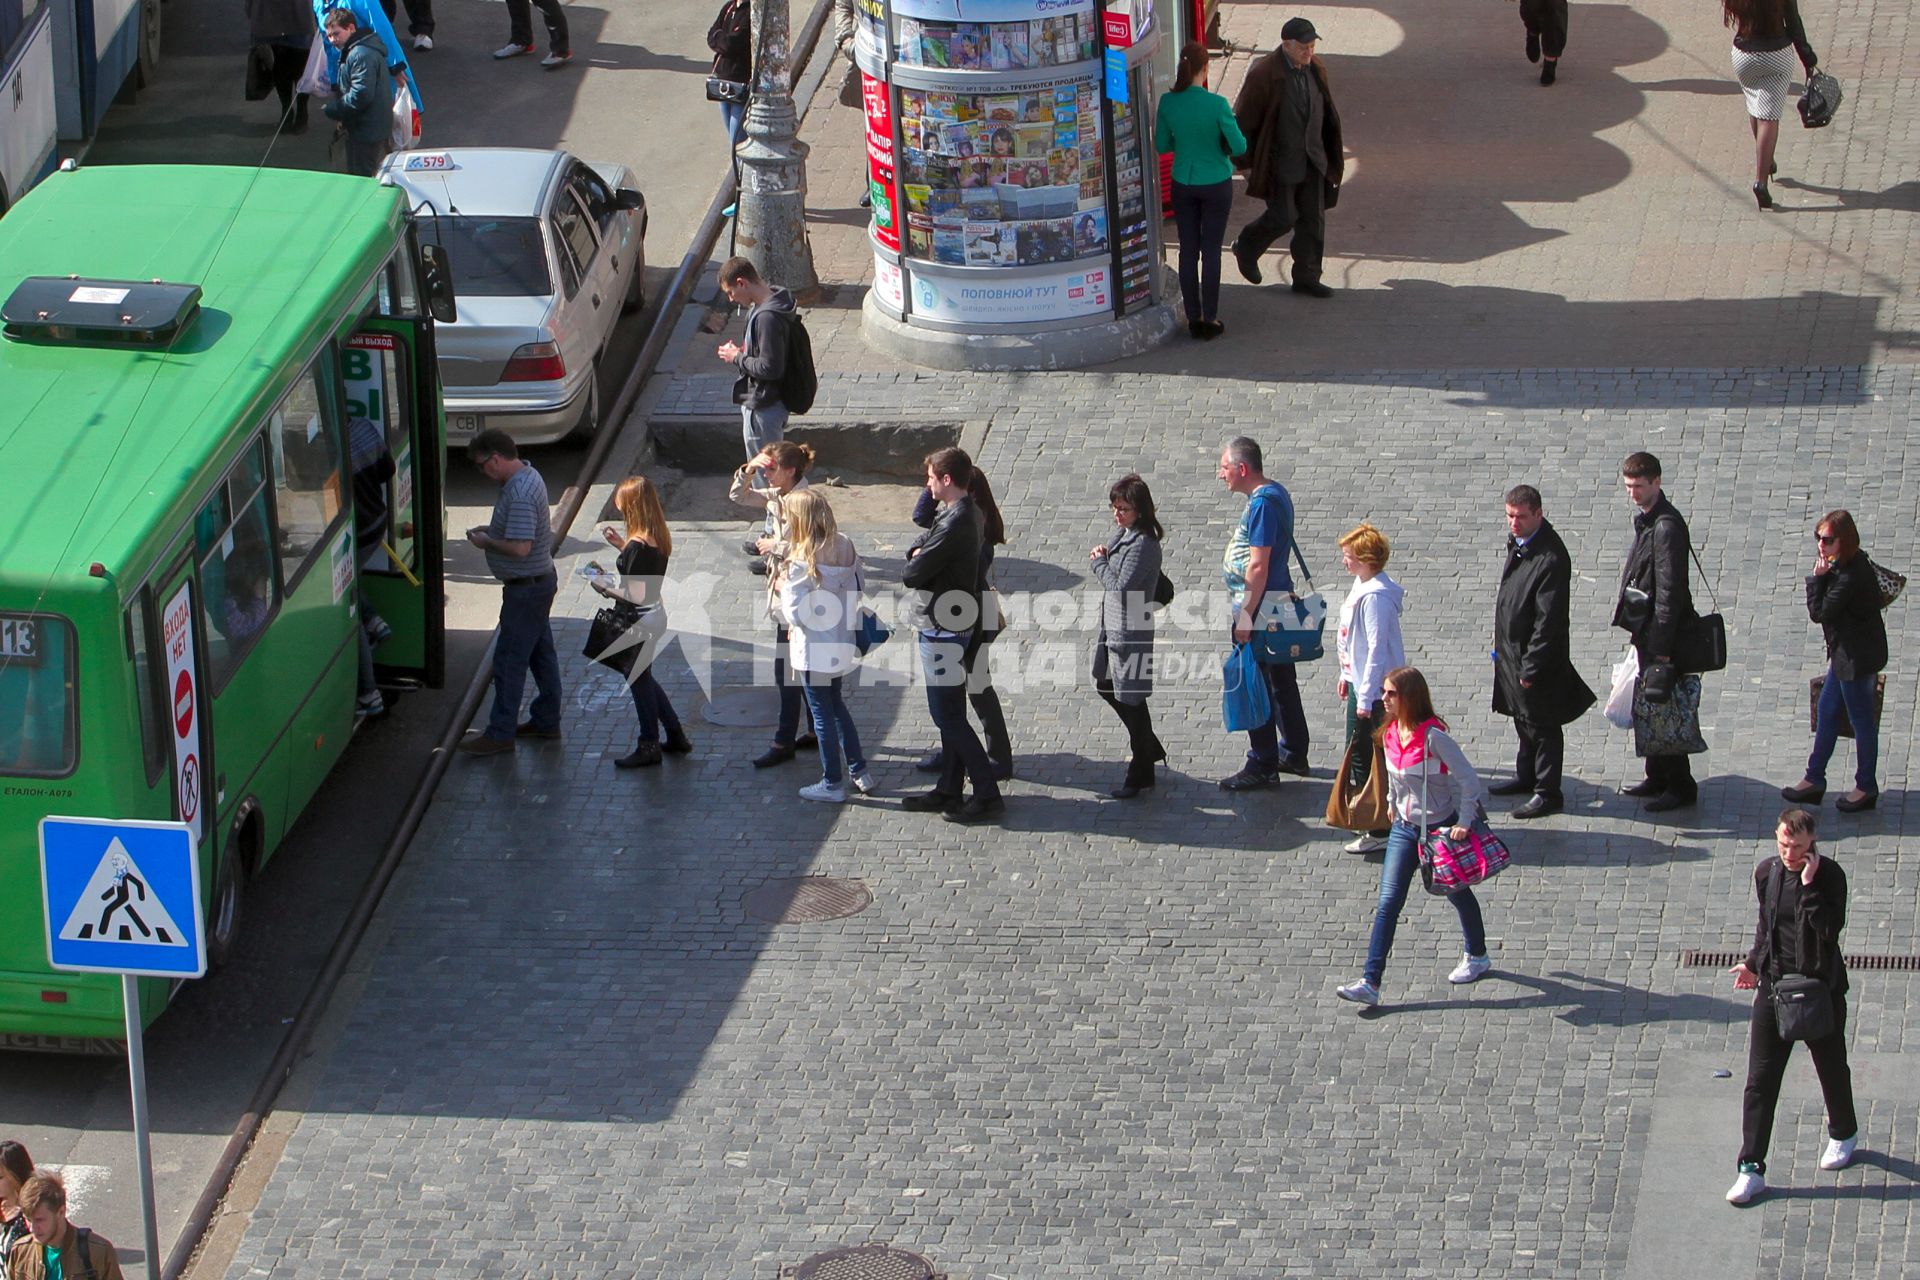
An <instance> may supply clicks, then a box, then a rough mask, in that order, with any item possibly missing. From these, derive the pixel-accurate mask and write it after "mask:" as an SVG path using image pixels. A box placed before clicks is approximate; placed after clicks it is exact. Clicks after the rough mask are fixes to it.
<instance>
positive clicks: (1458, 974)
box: [1447, 956, 1493, 986]
mask: <svg viewBox="0 0 1920 1280" xmlns="http://www.w3.org/2000/svg"><path fill="white" fill-rule="evenodd" d="M1491 968H1493V959H1492V958H1491V957H1490V956H1462V957H1460V963H1459V964H1457V965H1455V966H1454V967H1453V972H1452V973H1450V974H1448V975H1447V981H1448V982H1451V983H1453V984H1455V985H1456V986H1457V985H1459V984H1460V983H1463V982H1478V981H1479V980H1480V979H1482V978H1484V977H1486V976H1487V970H1489V969H1491Z"/></svg>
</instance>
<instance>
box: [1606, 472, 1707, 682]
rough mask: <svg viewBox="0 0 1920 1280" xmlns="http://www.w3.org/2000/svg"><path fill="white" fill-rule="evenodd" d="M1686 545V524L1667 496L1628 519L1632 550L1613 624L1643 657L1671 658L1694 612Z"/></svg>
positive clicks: (1664, 495) (1622, 577) (1622, 573)
mask: <svg viewBox="0 0 1920 1280" xmlns="http://www.w3.org/2000/svg"><path fill="white" fill-rule="evenodd" d="M1688 546H1689V542H1688V535H1687V522H1686V521H1685V520H1683V519H1682V518H1681V516H1680V512H1679V511H1677V510H1676V509H1675V508H1674V505H1673V503H1671V502H1669V501H1668V500H1667V495H1666V494H1664V493H1663V494H1661V495H1660V500H1659V501H1658V502H1655V503H1654V504H1653V506H1652V507H1650V508H1648V509H1647V510H1645V511H1642V512H1639V513H1637V514H1636V515H1635V516H1634V517H1633V548H1632V550H1630V551H1628V552H1627V565H1626V568H1625V569H1624V570H1622V571H1621V574H1620V598H1619V600H1618V601H1617V602H1616V603H1615V605H1614V608H1613V625H1614V626H1616V627H1619V628H1620V629H1621V630H1623V631H1625V632H1627V633H1629V634H1630V635H1632V637H1633V643H1634V647H1635V648H1637V649H1638V650H1640V654H1641V658H1642V660H1643V661H1644V660H1645V659H1647V658H1670V657H1672V656H1673V642H1674V636H1675V634H1676V633H1677V632H1678V631H1679V629H1680V626H1681V624H1682V623H1686V622H1691V621H1693V619H1694V618H1695V616H1696V615H1695V613H1694V611H1693V592H1692V589H1691V588H1690V587H1689V585H1688V583H1687V548H1688Z"/></svg>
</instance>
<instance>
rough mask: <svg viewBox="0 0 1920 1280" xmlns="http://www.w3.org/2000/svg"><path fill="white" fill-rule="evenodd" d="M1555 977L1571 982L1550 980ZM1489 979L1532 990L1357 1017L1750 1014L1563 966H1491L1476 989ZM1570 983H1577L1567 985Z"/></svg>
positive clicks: (1577, 1018) (1569, 1019)
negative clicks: (1528, 969) (1538, 969)
mask: <svg viewBox="0 0 1920 1280" xmlns="http://www.w3.org/2000/svg"><path fill="white" fill-rule="evenodd" d="M1558 978H1566V979H1570V981H1569V982H1559V981H1555V979H1558ZM1493 982H1508V983H1512V984H1513V985H1515V986H1518V987H1530V988H1532V989H1533V994H1532V995H1524V996H1511V997H1504V996H1494V997H1492V998H1491V999H1486V998H1475V999H1469V1000H1415V1001H1411V1002H1409V1003H1406V1004H1387V1005H1378V1006H1376V1007H1374V1008H1372V1009H1369V1010H1367V1011H1366V1012H1365V1013H1364V1014H1363V1015H1362V1016H1364V1017H1368V1018H1386V1017H1391V1016H1393V1015H1394V1014H1401V1013H1433V1012H1442V1011H1461V1010H1487V1009H1498V1010H1526V1009H1554V1010H1558V1012H1556V1013H1555V1014H1554V1017H1556V1018H1558V1019H1560V1021H1562V1022H1564V1023H1566V1024H1567V1025H1568V1026H1573V1027H1596V1026H1605V1027H1638V1026H1646V1025H1648V1024H1650V1023H1655V1022H1713V1023H1719V1024H1720V1025H1722V1026H1731V1025H1734V1024H1736V1023H1739V1022H1742V1021H1745V1020H1746V1018H1747V1016H1748V1013H1749V1006H1748V1005H1746V1004H1743V1003H1740V1002H1738V1001H1734V1000H1726V999H1722V998H1721V997H1719V996H1707V995H1698V994H1695V993H1693V992H1674V993H1667V992H1661V991H1651V990H1648V989H1646V988H1642V987H1630V986H1628V985H1626V984H1625V983H1623V982H1614V981H1611V980H1609V979H1607V978H1588V977H1583V976H1582V975H1580V974H1577V973H1568V972H1566V971H1565V970H1558V971H1556V972H1555V973H1554V974H1553V975H1552V976H1551V977H1545V978H1540V977H1534V976H1531V975H1529V974H1521V973H1510V972H1508V971H1506V970H1504V969H1498V968H1496V969H1495V970H1494V971H1493V972H1492V973H1490V974H1488V975H1487V976H1486V977H1484V978H1482V979H1481V980H1480V983H1479V984H1478V989H1480V990H1484V989H1485V988H1486V984H1488V983H1493ZM1574 983H1578V984H1581V985H1578V986H1575V985H1572V984H1574Z"/></svg>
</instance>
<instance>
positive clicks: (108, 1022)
mask: <svg viewBox="0 0 1920 1280" xmlns="http://www.w3.org/2000/svg"><path fill="white" fill-rule="evenodd" d="M407 213H408V211H407V209H406V208H405V205H404V202H403V200H402V198H401V196H400V194H399V193H398V192H397V191H396V190H395V189H393V188H391V187H383V186H380V185H378V184H376V183H374V182H370V181H367V180H366V179H364V178H353V177H346V176H341V175H333V174H318V173H305V172H296V171H288V170H273V169H260V170H248V169H235V168H215V167H203V166H170V165H150V166H148V165H141V166H127V167H102V168H97V169H86V168H82V169H71V168H68V169H63V170H62V171H60V172H57V173H55V174H53V175H51V176H50V177H48V178H47V179H46V180H45V181H44V182H42V183H41V184H40V185H39V186H37V187H36V188H35V189H34V190H33V191H32V192H31V193H29V195H28V196H27V197H26V198H25V199H24V200H22V201H21V202H20V204H19V205H17V206H16V207H15V208H14V209H13V210H11V211H10V212H9V213H8V214H7V216H6V218H5V219H4V220H0V297H4V298H5V299H6V301H5V303H4V309H3V311H0V319H3V320H4V336H0V476H5V477H11V479H8V480H7V481H6V486H7V489H8V491H9V493H10V495H11V496H10V498H9V500H8V501H7V502H6V503H5V506H6V508H7V511H8V513H9V514H8V516H7V518H6V520H5V522H4V525H3V526H0V1046H5V1047H17V1048H34V1049H51V1050H57V1051H76V1052H86V1051H93V1050H105V1049H109V1048H111V1046H112V1045H113V1044H114V1043H115V1042H116V1040H118V1039H119V1038H122V1037H124V1034H125V1031H124V1025H123V1015H122V1012H121V1002H120V984H119V983H118V982H117V981H115V980H114V979H113V978H112V977H108V976H99V975H90V974H75V973H64V972H61V973H56V972H54V971H53V970H52V969H51V968H49V966H48V963H47V938H46V925H45V922H44V919H43V906H42V903H41V896H42V892H41V883H40V872H39V850H38V844H37V827H38V823H39V820H40V819H41V818H42V817H44V816H47V815H61V816H79V817H101V818H142V819H162V820H174V821H179V822H184V823H186V824H187V825H188V826H189V828H190V829H191V830H192V831H193V833H194V835H195V838H196V840H197V841H198V847H199V856H200V883H201V885H202V886H203V888H202V892H203V894H204V895H205V897H206V902H205V903H204V907H205V912H206V939H207V950H208V959H209V963H210V964H214V965H217V964H219V963H221V962H222V961H224V960H225V959H227V958H228V957H229V956H231V954H232V952H233V949H234V943H235V939H236V937H237V936H238V930H239V927H240V920H241V907H242V904H243V902H244V900H245V896H246V889H247V882H248V879H249V877H251V876H252V875H254V874H255V873H256V872H257V871H258V870H259V869H260V867H261V866H262V864H264V863H265V861H266V860H267V859H268V858H269V857H270V856H272V854H273V852H274V849H275V847H276V846H277V845H278V844H279V843H280V840H281V838H282V837H283V836H284V835H285V834H286V832H287V831H288V829H289V828H291V827H292V826H293V823H294V820H295V819H296V818H297V817H298V816H299V814H300V812H301V810H302V808H303V807H304V806H305V805H306V804H307V803H308V802H309V801H310V800H311V799H312V797H313V796H314V793H315V792H316V790H317V789H318V788H319V786H320V783H321V781H322V780H323V779H324V778H325V777H326V775H327V772H328V770H329V769H331V768H332V766H333V764H334V762H335V761H336V760H337V759H339V757H340V755H341V753H342V751H344V750H345V749H346V747H347V744H348V742H349V740H350V739H351V738H352V736H353V733H354V729H355V724H356V717H355V710H356V700H357V692H358V688H357V686H358V683H359V682H358V675H359V668H360V641H361V635H362V627H361V616H362V612H361V611H362V609H363V607H364V608H370V609H371V610H372V611H373V612H374V613H376V614H377V615H378V616H379V617H380V618H382V619H384V620H385V622H386V623H387V624H388V627H390V628H391V634H390V635H384V636H383V637H382V638H381V640H380V643H379V645H378V648H377V649H375V650H374V655H373V656H374V659H375V662H376V667H377V671H378V673H379V678H380V680H381V682H382V683H383V684H386V685H388V686H389V687H391V686H393V685H396V684H407V683H412V684H416V685H438V684H439V683H440V681H441V679H442V667H443V662H444V629H443V628H444V620H443V575H442V565H443V559H442V552H443V546H444V526H445V516H446V513H445V498H444V494H443V490H442V465H443V459H444V432H445V427H444V423H443V421H442V413H441V408H440V397H439V390H438V383H437V381H436V376H435V372H434V368H435V366H434V350H433V314H434V313H436V312H437V313H439V314H441V315H442V317H443V318H445V316H446V315H447V314H448V312H447V310H446V309H447V308H449V307H450V306H451V297H450V295H447V294H446V292H445V290H444V287H443V286H442V285H441V284H440V283H439V281H440V280H442V279H443V278H444V275H445V272H444V261H443V260H441V259H439V258H438V257H437V256H435V251H433V250H432V249H431V248H429V249H428V250H427V251H426V253H425V255H424V256H423V254H422V251H421V250H420V249H419V248H418V246H417V245H416V242H415V240H414V238H413V234H412V231H411V228H410V224H409V220H408V217H407ZM363 419H364V421H362V420H363ZM372 430H377V431H378V432H379V435H380V437H381V441H382V442H383V443H384V445H385V451H384V452H385V457H384V458H382V460H381V465H380V466H379V467H378V468H377V469H376V468H371V467H364V466H363V470H362V471H361V472H360V473H358V474H356V473H355V472H353V471H352V470H351V469H350V468H351V464H350V459H351V458H352V457H354V456H356V455H355V454H352V453H350V446H349V441H350V439H352V440H358V441H359V442H361V453H360V454H359V455H357V456H367V455H368V454H377V453H378V452H379V451H378V449H377V447H376V448H373V449H369V448H367V447H366V442H367V440H368V438H369V432H370V431H372ZM387 459H390V460H391V462H392V464H393V465H392V467H391V468H388V467H387V466H386V465H385V462H386V460H387ZM389 471H390V474H388V472H389ZM368 485H371V486H372V488H371V490H370V492H369V490H368V489H367V488H366V486H368ZM357 490H358V491H359V493H360V497H359V499H358V501H359V502H360V504H361V508H362V509H363V510H377V508H378V505H379V503H378V500H379V499H384V502H385V506H386V508H387V510H386V517H385V519H384V521H383V522H381V524H380V525H379V526H377V527H378V528H379V530H380V532H379V533H377V534H373V535H370V536H367V537H366V542H367V544H368V545H366V546H356V545H355V539H356V528H355V526H356V521H355V518H354V517H355V507H356V491H357ZM363 524H364V522H363ZM375 544H377V545H375ZM176 987H177V984H170V983H168V982H165V981H161V980H156V979H143V980H142V981H141V982H140V988H141V997H140V998H141V1013H142V1017H143V1019H144V1020H145V1021H147V1022H151V1021H152V1019H153V1018H154V1017H156V1016H157V1015H158V1014H159V1013H160V1011H161V1010H162V1009H163V1008H164V1007H165V1005H166V1003H167V1000H168V999H169V997H170V996H171V995H172V993H173V991H174V990H175V989H176Z"/></svg>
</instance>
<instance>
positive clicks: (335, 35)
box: [321, 9, 393, 178]
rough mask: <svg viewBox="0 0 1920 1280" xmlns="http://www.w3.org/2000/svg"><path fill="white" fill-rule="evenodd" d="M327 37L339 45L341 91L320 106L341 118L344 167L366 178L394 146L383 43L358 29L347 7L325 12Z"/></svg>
mask: <svg viewBox="0 0 1920 1280" xmlns="http://www.w3.org/2000/svg"><path fill="white" fill-rule="evenodd" d="M327 43H329V44H331V45H332V46H333V47H334V48H336V49H338V50H339V51H340V96H339V97H337V98H335V99H334V100H333V101H331V102H329V103H327V104H326V105H325V106H324V107H322V108H321V110H322V111H325V112H326V113H327V115H329V116H330V117H332V118H333V119H335V120H337V121H339V122H340V134H341V136H342V137H343V138H345V139H346V144H347V172H348V173H351V174H354V175H356V176H358V177H362V178H371V177H372V176H373V174H374V171H375V170H377V169H378V168H379V167H380V162H381V161H382V160H384V159H386V157H387V152H388V151H390V150H392V149H393V73H392V72H391V71H389V70H387V47H386V45H384V44H382V43H380V37H379V36H377V35H375V34H373V32H371V31H362V30H361V29H360V23H359V19H357V18H355V17H354V16H353V11H352V10H350V9H335V10H332V11H331V12H330V13H328V14H327Z"/></svg>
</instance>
